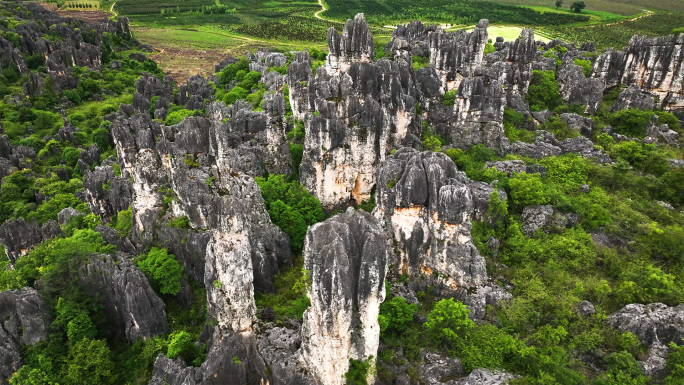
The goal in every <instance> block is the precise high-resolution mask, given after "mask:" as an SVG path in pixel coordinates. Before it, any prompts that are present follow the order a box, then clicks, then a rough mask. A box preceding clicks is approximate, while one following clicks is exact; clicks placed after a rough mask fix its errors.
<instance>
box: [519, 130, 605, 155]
mask: <svg viewBox="0 0 684 385" xmlns="http://www.w3.org/2000/svg"><path fill="white" fill-rule="evenodd" d="M509 152H510V153H513V154H517V155H523V156H528V157H530V158H534V159H542V158H546V157H549V156H558V155H562V154H566V153H569V152H572V153H577V154H579V155H581V156H582V157H583V158H588V159H593V160H594V161H596V162H597V163H612V160H611V159H610V157H609V156H608V154H606V153H605V152H603V150H600V149H597V148H596V147H594V143H593V142H592V141H591V140H590V139H589V138H585V137H582V136H580V137H576V138H571V139H565V140H561V141H559V140H557V139H556V138H555V137H554V135H553V134H552V133H550V132H547V131H543V130H541V131H537V137H536V138H535V141H534V143H524V142H520V141H516V142H513V143H512V144H511V147H510V148H509Z"/></svg>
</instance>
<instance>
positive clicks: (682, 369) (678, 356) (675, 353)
mask: <svg viewBox="0 0 684 385" xmlns="http://www.w3.org/2000/svg"><path fill="white" fill-rule="evenodd" d="M669 346H670V353H668V355H667V363H666V367H667V369H668V370H669V371H670V373H669V374H668V375H667V377H666V378H665V381H664V383H665V385H676V384H682V383H684V345H679V346H678V345H676V344H675V343H674V342H670V345H669Z"/></svg>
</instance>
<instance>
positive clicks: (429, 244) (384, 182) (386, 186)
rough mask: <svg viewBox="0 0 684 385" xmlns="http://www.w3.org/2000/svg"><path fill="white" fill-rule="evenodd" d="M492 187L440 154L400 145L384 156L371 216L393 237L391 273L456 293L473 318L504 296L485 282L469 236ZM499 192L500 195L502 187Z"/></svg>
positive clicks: (482, 265) (483, 216)
mask: <svg viewBox="0 0 684 385" xmlns="http://www.w3.org/2000/svg"><path fill="white" fill-rule="evenodd" d="M493 191H494V188H493V187H491V186H490V185H488V184H486V183H482V182H473V181H471V180H470V179H468V178H467V177H466V176H465V174H464V173H463V172H459V171H458V170H457V169H456V166H455V165H454V163H453V161H451V159H449V158H448V157H447V156H446V155H444V154H441V153H432V152H423V153H420V152H418V151H415V150H412V149H407V148H404V149H400V150H399V151H397V152H396V153H395V154H394V155H392V156H390V157H388V159H387V160H386V161H385V162H384V163H383V164H382V165H381V166H380V167H379V168H378V173H377V190H376V204H377V207H376V209H375V210H374V211H373V215H374V216H375V217H376V218H378V219H379V220H380V221H381V223H382V225H383V226H384V227H385V229H386V230H387V231H388V232H389V233H391V235H392V237H393V244H394V245H395V246H394V247H393V251H394V252H393V253H391V254H390V265H391V266H396V268H395V270H394V271H393V273H394V274H410V275H413V276H414V278H415V279H413V280H412V282H413V284H414V285H417V286H418V287H421V288H423V287H427V286H429V285H436V286H437V287H438V288H439V289H441V290H443V291H445V292H446V293H450V294H452V295H456V296H458V297H459V298H460V299H461V300H463V301H464V302H465V303H467V304H468V305H469V306H470V307H471V310H472V313H471V317H474V318H481V317H482V316H483V315H484V307H485V305H486V304H490V303H492V304H493V303H496V302H498V301H499V300H500V299H502V298H506V297H508V295H507V294H506V293H505V292H504V291H503V290H501V289H500V288H498V286H496V285H493V284H491V283H489V282H488V280H487V274H486V271H485V262H484V258H482V256H481V255H480V254H479V252H478V251H477V249H476V248H475V245H474V244H473V242H472V238H471V235H470V228H471V220H473V219H477V220H485V219H486V213H487V208H488V206H489V198H490V195H491V194H492V192H493ZM499 194H500V197H502V199H505V192H503V191H499Z"/></svg>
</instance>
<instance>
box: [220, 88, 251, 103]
mask: <svg viewBox="0 0 684 385" xmlns="http://www.w3.org/2000/svg"><path fill="white" fill-rule="evenodd" d="M247 95H249V91H248V90H246V89H244V88H242V87H240V86H235V87H233V89H231V90H230V91H228V93H226V95H225V96H224V97H223V101H224V102H225V103H226V105H231V104H233V103H235V102H236V101H237V100H238V99H245V98H246V97H247Z"/></svg>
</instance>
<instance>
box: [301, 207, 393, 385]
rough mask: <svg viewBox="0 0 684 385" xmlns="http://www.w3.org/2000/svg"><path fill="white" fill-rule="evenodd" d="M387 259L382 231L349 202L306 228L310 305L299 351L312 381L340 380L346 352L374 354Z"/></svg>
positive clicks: (352, 355) (332, 383)
mask: <svg viewBox="0 0 684 385" xmlns="http://www.w3.org/2000/svg"><path fill="white" fill-rule="evenodd" d="M386 264H387V236H386V234H385V232H384V231H383V230H382V228H381V227H380V225H379V224H378V222H377V220H376V219H374V218H373V217H372V216H371V215H370V214H368V213H365V212H363V211H354V210H353V209H351V208H350V209H348V210H347V212H345V213H343V214H338V215H336V216H334V217H332V218H330V219H328V220H326V221H324V222H321V223H318V224H316V225H314V226H311V227H310V228H309V230H308V231H307V234H306V240H305V245H304V267H305V268H306V270H307V271H309V272H310V277H311V286H310V287H309V290H308V296H309V299H310V300H311V305H310V306H309V308H308V309H307V310H306V312H305V313H304V323H303V325H302V347H301V355H300V357H301V360H302V363H303V367H304V368H306V370H307V371H308V372H309V373H310V374H311V376H312V377H313V379H314V380H315V381H316V382H317V383H321V384H330V385H335V384H343V383H344V379H343V375H344V373H346V372H347V369H348V367H349V359H350V358H352V359H356V360H365V359H368V358H369V357H370V356H377V351H378V342H379V335H380V327H379V325H378V314H379V311H380V303H381V302H382V301H383V300H384V298H385V266H386Z"/></svg>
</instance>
